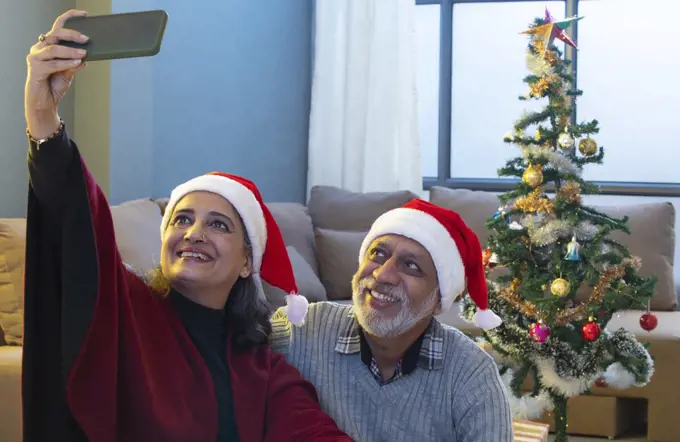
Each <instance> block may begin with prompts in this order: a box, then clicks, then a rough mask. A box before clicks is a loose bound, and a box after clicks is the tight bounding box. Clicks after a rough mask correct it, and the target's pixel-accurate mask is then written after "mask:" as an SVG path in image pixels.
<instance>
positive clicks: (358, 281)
mask: <svg viewBox="0 0 680 442" xmlns="http://www.w3.org/2000/svg"><path fill="white" fill-rule="evenodd" d="M352 301H353V303H354V310H355V312H356V316H357V320H358V321H359V324H361V327H362V328H363V329H364V330H366V331H367V332H368V333H370V334H372V335H375V336H379V337H394V336H399V335H401V334H403V333H404V332H406V331H407V330H409V329H410V328H411V327H413V326H414V325H416V324H418V323H420V322H421V321H423V320H428V321H429V320H430V318H431V317H432V316H433V315H435V314H437V313H438V312H439V310H440V308H439V305H440V304H439V290H438V288H437V269H436V268H435V266H434V262H432V257H431V256H430V254H429V253H428V251H427V250H425V248H424V247H423V246H422V245H420V243H418V242H416V241H414V240H412V239H409V238H406V237H404V236H400V235H384V236H380V237H378V238H376V239H375V240H374V241H373V242H372V243H371V245H370V246H369V247H368V250H367V251H366V255H365V256H364V258H363V260H362V262H361V264H360V266H359V270H358V271H357V273H356V274H355V275H354V278H352Z"/></svg>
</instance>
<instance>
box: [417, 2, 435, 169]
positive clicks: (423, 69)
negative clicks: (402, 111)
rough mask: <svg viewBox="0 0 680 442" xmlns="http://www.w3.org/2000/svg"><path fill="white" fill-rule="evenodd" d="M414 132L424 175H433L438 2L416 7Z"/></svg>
mask: <svg viewBox="0 0 680 442" xmlns="http://www.w3.org/2000/svg"><path fill="white" fill-rule="evenodd" d="M415 26H416V29H417V34H416V35H417V39H416V51H417V57H418V58H417V63H418V66H417V87H418V133H419V134H420V149H421V152H422V157H421V162H422V165H423V175H424V176H437V150H438V149H437V146H438V140H439V137H438V130H439V124H438V122H439V5H422V6H419V7H417V8H416V16H415Z"/></svg>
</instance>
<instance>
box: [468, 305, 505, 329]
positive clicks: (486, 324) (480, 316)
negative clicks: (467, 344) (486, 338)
mask: <svg viewBox="0 0 680 442" xmlns="http://www.w3.org/2000/svg"><path fill="white" fill-rule="evenodd" d="M472 320H473V321H474V322H475V325H476V326H477V327H479V328H482V329H484V330H488V329H491V328H496V327H498V326H499V325H501V324H502V323H503V320H501V318H500V317H499V316H498V315H497V314H495V313H494V312H492V311H491V310H488V309H487V310H477V312H476V313H475V315H474V316H473V317H472Z"/></svg>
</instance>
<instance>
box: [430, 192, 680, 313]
mask: <svg viewBox="0 0 680 442" xmlns="http://www.w3.org/2000/svg"><path fill="white" fill-rule="evenodd" d="M430 202H432V203H433V204H436V205H438V206H442V207H446V208H449V209H451V210H454V211H456V212H458V213H459V214H460V215H461V216H462V217H463V219H464V220H465V222H466V223H467V224H468V225H469V226H470V228H471V229H472V230H473V231H474V232H475V233H476V234H477V236H478V237H479V239H480V242H481V243H482V246H484V244H485V243H486V241H487V239H488V237H489V234H490V231H489V229H487V228H486V226H485V222H486V219H488V218H489V217H491V216H492V215H493V213H494V212H495V211H496V210H497V209H498V205H499V204H500V203H499V200H498V197H497V196H496V195H495V194H493V193H490V192H483V191H471V190H465V189H447V188H443V187H436V186H435V187H433V188H432V189H431V191H430ZM593 208H595V209H597V210H599V211H601V212H604V213H606V214H608V215H610V216H616V217H623V216H624V215H628V217H629V222H628V226H629V227H630V231H631V234H630V235H628V234H626V233H623V232H614V233H612V236H611V237H612V238H614V239H616V240H618V241H619V242H621V243H622V244H623V245H625V246H626V247H627V248H628V250H629V251H630V253H631V254H633V255H636V256H639V257H640V258H641V259H642V263H643V264H642V269H641V270H640V275H642V276H649V275H656V276H657V278H658V281H657V284H656V289H655V291H654V296H653V297H652V300H651V308H652V309H653V310H674V309H675V308H676V307H677V293H676V285H675V277H674V274H673V265H674V254H675V209H674V207H673V205H672V204H671V203H646V204H628V205H621V206H605V205H593Z"/></svg>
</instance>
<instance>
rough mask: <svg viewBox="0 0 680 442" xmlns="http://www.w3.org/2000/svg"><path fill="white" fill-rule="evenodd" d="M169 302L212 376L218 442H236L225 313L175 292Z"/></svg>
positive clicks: (236, 430)
mask: <svg viewBox="0 0 680 442" xmlns="http://www.w3.org/2000/svg"><path fill="white" fill-rule="evenodd" d="M170 299H171V301H172V304H173V306H174V308H175V311H176V313H177V315H178V316H179V317H180V319H181V320H182V323H183V324H184V327H185V328H186V330H187V333H189V337H190V338H191V340H192V341H193V343H194V345H195V346H196V349H197V350H198V352H199V353H200V354H201V356H203V360H204V361H205V364H206V366H207V367H208V370H209V371H210V374H211V375H212V381H213V384H214V385H215V397H216V399H217V409H218V420H219V422H218V430H217V442H238V441H239V435H238V429H237V426H236V416H235V415H234V404H233V396H232V393H231V382H230V377H229V363H228V362H227V322H226V318H225V311H224V309H220V310H216V309H212V308H209V307H205V306H203V305H201V304H197V303H195V302H193V301H192V300H190V299H188V298H186V297H185V296H183V295H181V294H180V293H178V292H176V291H175V290H172V291H171V292H170Z"/></svg>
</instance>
